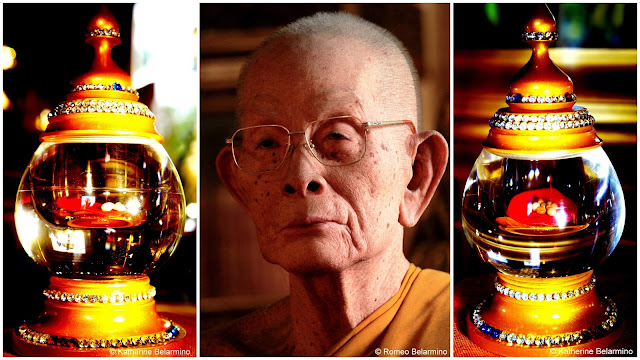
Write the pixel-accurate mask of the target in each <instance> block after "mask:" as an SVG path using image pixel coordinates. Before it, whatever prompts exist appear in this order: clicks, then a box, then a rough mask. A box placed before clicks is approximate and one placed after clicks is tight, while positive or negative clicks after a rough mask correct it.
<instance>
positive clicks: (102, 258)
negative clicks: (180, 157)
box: [15, 137, 185, 279]
mask: <svg viewBox="0 0 640 360" xmlns="http://www.w3.org/2000/svg"><path fill="white" fill-rule="evenodd" d="M184 221H185V200H184V192H183V189H182V184H181V182H180V178H179V176H178V173H177V172H176V169H175V167H174V165H173V163H172V162H171V159H170V158H169V156H168V155H167V153H166V151H165V149H164V148H163V147H162V145H160V144H159V143H158V142H157V141H155V140H152V139H147V138H127V137H117V138H114V137H94V138H86V137H84V138H77V139H65V142H43V143H42V144H41V145H40V147H39V148H38V150H36V152H35V154H34V156H33V158H32V159H31V163H30V164H29V166H28V167H27V169H26V171H25V172H24V175H23V177H22V181H21V182H20V187H19V190H18V195H17V200H16V210H15V223H16V229H17V233H18V237H19V238H20V242H21V244H22V247H23V248H24V249H25V251H26V252H27V254H29V256H30V257H31V258H32V259H33V260H34V261H35V262H36V263H38V264H39V265H42V266H45V267H46V268H47V269H49V271H51V272H52V273H53V274H54V275H56V276H60V277H66V278H92V279H96V278H111V277H114V276H126V275H141V274H147V273H149V272H150V271H152V270H153V269H154V268H155V267H157V266H158V265H160V264H162V263H164V262H165V261H166V260H167V259H169V257H170V256H171V255H172V254H173V252H174V250H175V249H176V246H177V245H178V242H179V240H180V238H181V237H182V232H183V229H184Z"/></svg>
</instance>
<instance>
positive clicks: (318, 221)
mask: <svg viewBox="0 0 640 360" xmlns="http://www.w3.org/2000/svg"><path fill="white" fill-rule="evenodd" d="M327 225H340V223H339V222H337V221H335V220H331V219H324V218H319V217H306V218H304V219H298V220H294V221H292V222H290V223H289V224H288V225H287V226H285V227H284V229H283V230H287V229H292V230H295V229H298V230H304V229H312V228H318V227H323V226H327Z"/></svg>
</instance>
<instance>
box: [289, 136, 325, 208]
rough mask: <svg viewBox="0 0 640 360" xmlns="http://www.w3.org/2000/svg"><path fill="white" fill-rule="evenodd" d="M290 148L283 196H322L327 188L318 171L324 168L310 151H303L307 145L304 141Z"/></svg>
mask: <svg viewBox="0 0 640 360" xmlns="http://www.w3.org/2000/svg"><path fill="white" fill-rule="evenodd" d="M292 146H293V148H292V149H291V159H289V164H288V167H287V170H286V176H285V178H284V182H283V188H282V191H283V194H284V195H285V196H289V197H292V196H301V197H306V196H311V195H320V194H322V193H323V192H324V191H325V189H326V188H327V183H326V181H325V179H324V177H323V176H322V175H321V172H320V171H319V170H322V169H321V168H324V166H323V165H322V164H320V162H318V161H317V160H316V159H315V158H314V157H313V155H312V154H311V152H310V151H305V148H306V147H307V144H306V142H305V140H304V139H303V140H302V141H300V142H299V143H298V144H297V145H293V144H292ZM306 150H308V149H306Z"/></svg>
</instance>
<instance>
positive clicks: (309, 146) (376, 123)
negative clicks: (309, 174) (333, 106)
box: [225, 115, 416, 175]
mask: <svg viewBox="0 0 640 360" xmlns="http://www.w3.org/2000/svg"><path fill="white" fill-rule="evenodd" d="M346 118H353V119H356V120H358V121H360V123H361V124H362V126H363V127H364V150H363V151H362V155H360V158H358V160H356V161H354V162H351V163H348V164H333V165H332V164H325V163H323V162H322V160H320V159H319V158H318V155H316V153H315V152H314V151H313V150H312V149H313V148H314V147H315V146H314V145H313V143H311V142H310V141H311V140H309V139H308V138H307V136H306V133H307V129H309V127H311V126H312V125H313V124H316V123H318V122H321V121H327V120H334V119H346ZM404 124H406V125H410V126H411V132H412V134H415V133H416V126H415V124H414V123H413V121H411V120H389V121H365V122H362V121H361V120H360V119H359V118H357V117H355V116H349V115H343V116H333V117H330V118H326V119H320V120H316V121H313V122H311V123H309V124H308V125H307V126H306V127H305V128H304V130H303V131H289V129H287V128H286V127H285V126H283V125H255V126H247V127H243V128H240V129H238V130H236V131H235V132H234V133H233V135H232V136H231V138H228V139H226V140H225V144H227V145H231V154H232V155H233V162H234V163H235V164H236V166H237V167H238V169H240V170H242V171H244V172H246V173H249V174H254V175H259V174H264V173H268V172H271V171H276V170H278V169H279V168H280V167H281V166H282V164H284V162H285V160H286V159H287V156H288V155H289V152H291V147H292V146H291V135H305V136H304V141H305V144H304V147H305V148H306V149H307V150H308V151H309V152H310V153H311V155H313V157H314V158H315V159H316V160H318V162H319V163H321V164H322V165H324V166H347V165H353V164H356V163H358V162H359V161H360V160H362V158H363V157H364V154H366V153H367V132H368V131H369V129H370V128H374V127H380V126H389V125H404ZM259 127H279V128H282V129H284V130H285V131H286V132H287V135H288V141H287V150H286V152H285V154H284V156H283V157H282V160H281V161H280V163H279V164H278V165H277V166H276V167H275V168H273V169H271V170H265V171H259V172H252V171H249V170H246V169H243V168H242V167H241V166H240V164H238V159H237V158H236V152H235V148H234V147H233V139H234V138H235V136H236V134H238V133H239V132H241V131H243V130H246V129H254V128H259Z"/></svg>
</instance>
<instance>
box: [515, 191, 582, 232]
mask: <svg viewBox="0 0 640 360" xmlns="http://www.w3.org/2000/svg"><path fill="white" fill-rule="evenodd" d="M539 200H543V201H544V203H545V205H546V204H548V203H549V202H551V203H554V204H556V205H557V206H556V207H554V211H553V212H551V211H549V212H547V211H548V210H545V211H544V212H542V210H539V211H536V210H538V209H537V207H536V205H534V203H537V202H538V201H539ZM543 206H544V205H543ZM577 213H578V206H577V205H576V203H574V202H573V201H571V199H569V198H568V197H566V196H564V195H562V193H561V192H560V191H558V190H556V189H554V188H548V189H538V190H528V191H524V192H522V193H520V194H518V195H516V196H514V197H513V199H511V202H510V203H509V206H508V208H507V216H509V217H510V218H512V219H514V220H516V221H517V222H519V223H521V224H524V225H530V226H559V227H564V226H566V225H567V224H568V223H570V222H571V221H572V220H573V219H575V218H576V215H577Z"/></svg>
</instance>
